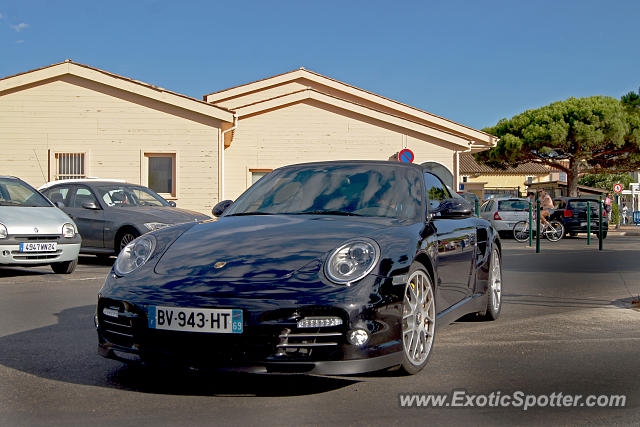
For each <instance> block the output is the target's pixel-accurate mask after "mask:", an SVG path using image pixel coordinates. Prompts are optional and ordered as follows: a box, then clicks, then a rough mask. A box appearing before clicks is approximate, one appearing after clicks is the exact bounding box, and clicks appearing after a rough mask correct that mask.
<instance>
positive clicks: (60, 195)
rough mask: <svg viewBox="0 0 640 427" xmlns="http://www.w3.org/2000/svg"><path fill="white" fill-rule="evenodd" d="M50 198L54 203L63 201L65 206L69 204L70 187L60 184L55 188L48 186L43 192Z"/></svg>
mask: <svg viewBox="0 0 640 427" xmlns="http://www.w3.org/2000/svg"><path fill="white" fill-rule="evenodd" d="M42 193H43V194H44V195H45V196H47V198H48V199H49V200H51V201H52V202H53V203H54V204H56V203H62V205H63V206H68V199H67V197H68V195H69V187H67V186H58V187H55V188H48V189H46V190H44V191H43V192H42Z"/></svg>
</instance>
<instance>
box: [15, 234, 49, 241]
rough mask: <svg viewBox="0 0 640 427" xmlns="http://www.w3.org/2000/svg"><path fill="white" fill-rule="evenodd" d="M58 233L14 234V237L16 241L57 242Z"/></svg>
mask: <svg viewBox="0 0 640 427" xmlns="http://www.w3.org/2000/svg"><path fill="white" fill-rule="evenodd" d="M58 237H60V236H58V235H55V234H50V235H44V234H43V235H37V236H36V235H32V236H15V239H16V240H17V241H18V242H57V241H58Z"/></svg>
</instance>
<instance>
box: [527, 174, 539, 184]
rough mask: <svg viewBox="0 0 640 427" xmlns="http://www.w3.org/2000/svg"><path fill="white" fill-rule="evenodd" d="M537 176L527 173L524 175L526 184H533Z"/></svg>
mask: <svg viewBox="0 0 640 427" xmlns="http://www.w3.org/2000/svg"><path fill="white" fill-rule="evenodd" d="M535 178H536V177H535V176H533V175H527V176H525V177H524V182H525V184H533V180H534V179H535Z"/></svg>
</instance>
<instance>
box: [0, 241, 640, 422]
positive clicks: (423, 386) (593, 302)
mask: <svg viewBox="0 0 640 427" xmlns="http://www.w3.org/2000/svg"><path fill="white" fill-rule="evenodd" d="M639 259H640V238H639V237H632V236H620V235H614V234H612V235H610V237H609V238H608V239H606V241H605V247H604V251H602V252H600V251H598V244H597V240H595V239H594V240H593V242H592V245H591V246H587V244H586V239H584V238H577V239H563V240H561V241H560V242H557V243H553V244H552V243H549V242H546V241H545V242H543V243H542V252H541V253H540V254H536V253H535V248H529V247H527V246H525V245H523V244H519V243H517V242H514V241H513V240H504V306H503V311H502V316H501V318H500V319H499V320H498V321H496V322H476V321H471V320H468V319H465V320H462V321H459V322H457V323H456V324H454V325H452V326H451V327H449V328H445V329H441V330H439V331H438V334H437V336H436V342H435V348H434V353H433V355H432V358H431V360H430V362H429V364H428V365H427V367H426V368H425V370H424V371H423V372H421V373H420V374H418V375H417V376H412V377H402V376H398V375H395V374H394V373H376V374H371V375H367V376H361V377H311V376H260V375H256V376H252V375H240V374H234V375H231V374H224V375H223V374H211V373H209V374H203V373H200V372H190V373H184V372H180V371H172V370H162V371H157V370H154V371H152V370H148V369H145V368H141V367H137V366H127V365H124V364H122V363H119V362H116V361H112V360H106V359H103V358H101V357H99V356H98V355H97V354H96V344H97V339H96V334H95V331H94V328H93V313H94V310H95V302H96V294H97V292H98V290H99V288H100V286H101V285H102V283H103V281H104V277H105V276H106V274H107V273H108V271H109V269H110V268H111V263H112V262H113V260H114V259H111V260H110V262H100V261H98V260H97V259H96V258H94V257H81V259H80V264H79V266H78V268H77V270H76V272H75V273H74V274H71V275H55V274H52V273H51V270H50V269H49V268H48V267H41V268H40V267H39V268H32V269H26V268H0V425H88V424H91V425H116V424H117V425H151V424H153V425H187V424H191V425H211V424H229V425H240V424H243V425H258V424H259V425H274V424H285V425H289V424H297V425H300V424H302V425H306V424H314V425H316V424H321V425H327V424H360V425H364V424H366V425H370V424H375V425H382V424H402V425H424V424H425V423H430V424H431V423H447V424H491V425H506V424H509V425H512V424H543V423H544V424H549V423H562V424H587V423H588V424H596V425H598V424H614V423H619V424H636V425H637V420H638V419H640V380H639V378H640V355H639V352H640V310H639V309H638V308H637V307H635V308H634V306H633V305H632V304H631V301H632V299H633V298H634V296H635V297H637V295H638V294H640V274H639V273H640V262H638V260H639ZM454 390H466V391H467V392H468V393H472V394H487V395H488V394H490V393H492V392H494V393H497V392H500V393H502V394H503V395H504V394H507V393H513V392H516V391H522V392H524V393H526V394H551V393H554V392H556V393H557V392H562V393H564V394H576V395H583V396H587V395H601V394H606V395H611V394H614V395H625V396H626V405H625V407H624V408H598V407H594V408H588V407H585V406H577V407H562V408H558V407H548V406H547V407H544V408H540V407H537V408H530V409H528V410H527V411H524V410H523V409H522V408H516V407H506V408H501V407H489V406H486V405H485V406H484V407H463V408H452V407H442V408H436V407H428V408H415V407H414V408H403V407H401V405H400V403H399V396H400V394H402V393H451V392H452V391H454Z"/></svg>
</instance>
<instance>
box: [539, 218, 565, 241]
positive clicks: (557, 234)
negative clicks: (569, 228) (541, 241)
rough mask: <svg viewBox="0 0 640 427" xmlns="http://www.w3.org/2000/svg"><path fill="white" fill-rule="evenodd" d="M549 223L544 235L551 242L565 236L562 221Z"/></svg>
mask: <svg viewBox="0 0 640 427" xmlns="http://www.w3.org/2000/svg"><path fill="white" fill-rule="evenodd" d="M549 224H550V225H548V226H547V227H546V229H545V231H544V237H546V238H547V240H548V241H550V242H557V241H558V240H560V239H562V236H564V225H562V223H561V222H560V221H549Z"/></svg>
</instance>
